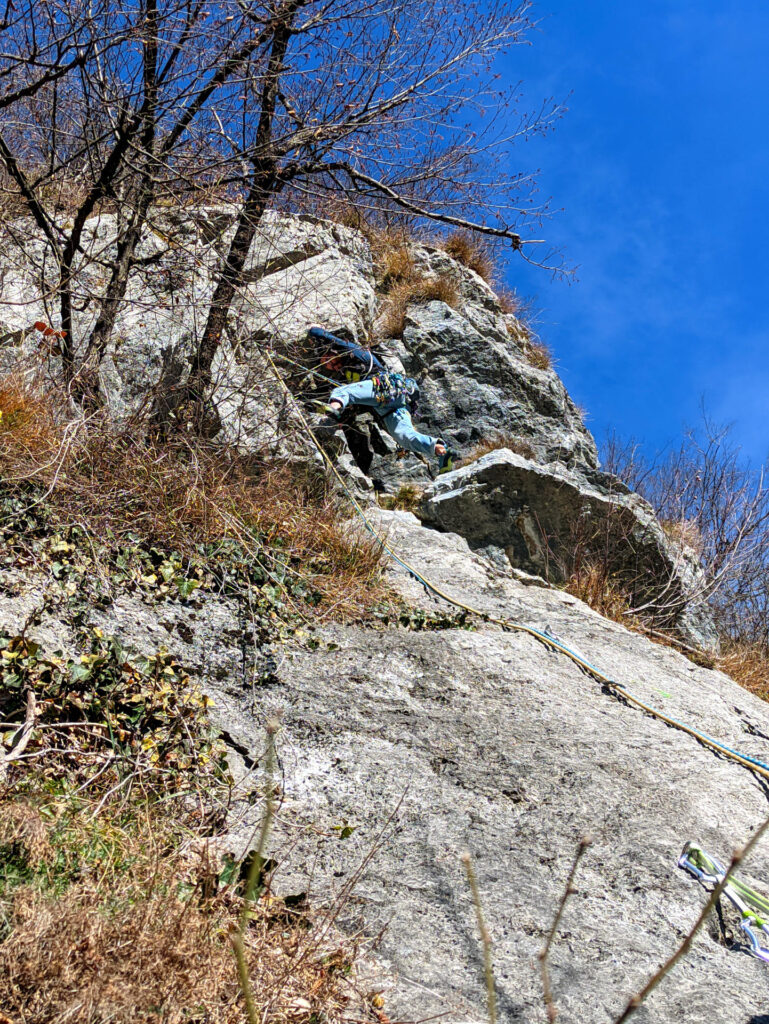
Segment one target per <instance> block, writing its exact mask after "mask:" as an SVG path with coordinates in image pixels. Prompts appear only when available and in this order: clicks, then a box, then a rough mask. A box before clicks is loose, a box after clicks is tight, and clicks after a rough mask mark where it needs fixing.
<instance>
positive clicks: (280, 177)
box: [188, 0, 560, 400]
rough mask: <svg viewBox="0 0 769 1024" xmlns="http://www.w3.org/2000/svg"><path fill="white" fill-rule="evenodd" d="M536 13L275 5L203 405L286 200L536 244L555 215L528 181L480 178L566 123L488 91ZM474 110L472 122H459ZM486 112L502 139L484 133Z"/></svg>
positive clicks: (201, 366)
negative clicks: (388, 213) (242, 293)
mask: <svg viewBox="0 0 769 1024" xmlns="http://www.w3.org/2000/svg"><path fill="white" fill-rule="evenodd" d="M529 8H530V4H529V3H528V2H523V3H520V4H518V5H515V6H513V7H511V6H510V5H508V4H504V3H494V4H491V5H489V4H479V3H467V4H463V5H449V4H445V5H444V4H438V5H436V4H434V3H432V2H426V0H423V2H413V0H395V2H392V0H387V2H385V0H346V2H339V3H330V2H318V0H283V2H281V3H278V4H275V5H274V6H272V8H271V10H272V19H271V21H270V25H269V30H270V33H271V40H270V47H269V54H266V55H265V57H264V65H263V67H261V68H260V69H259V70H258V73H257V74H256V76H255V77H254V78H253V79H252V80H251V81H250V83H249V85H250V89H249V90H247V92H246V93H245V94H244V97H243V102H244V114H243V123H244V124H245V125H247V126H248V129H247V131H245V132H244V137H246V138H247V139H248V144H247V145H246V146H245V147H242V151H241V153H240V154H239V156H240V158H241V159H242V160H247V161H248V165H249V173H248V176H247V178H245V177H244V180H243V187H244V190H245V199H244V201H243V203H242V205H241V208H240V213H239V217H238V222H237V229H236V231H235V234H234V236H233V238H232V241H231V243H230V247H229V251H228V253H227V256H226V258H225V261H224V265H223V267H222V271H221V274H220V276H219V280H218V284H217V287H216V290H215V293H214V296H213V300H212V303H211V307H210V310H209V313H208V317H207V321H206V325H205V328H204V330H203V332H202V335H201V336H200V339H199V344H198V348H197V352H196V354H195V358H194V362H193V367H192V373H191V376H190V381H189V387H188V394H189V396H190V397H193V398H195V399H196V400H202V398H203V397H204V396H205V394H206V393H207V391H208V389H209V387H210V384H211V366H212V363H213V359H214V356H215V354H216V351H217V349H218V347H219V345H220V343H221V339H222V335H223V332H224V330H225V325H226V322H227V314H228V312H229V309H230V305H231V303H232V300H233V298H234V295H235V292H236V290H237V288H238V287H239V286H240V285H241V284H242V274H243V268H244V266H245V262H246V258H247V255H248V251H249V248H250V245H251V243H252V241H253V238H254V236H255V234H256V232H257V230H258V227H259V224H260V221H261V219H262V217H263V214H264V212H265V210H266V209H267V208H268V206H269V205H270V203H272V202H273V201H274V200H275V199H276V197H278V196H279V195H281V194H282V193H286V192H288V193H290V194H292V195H293V196H294V197H295V198H299V197H301V196H307V195H312V196H314V197H315V198H316V199H317V197H318V196H323V195H325V196H327V197H331V196H332V195H337V196H338V195H339V194H340V193H342V194H346V195H348V196H350V195H352V196H354V197H355V198H356V199H357V200H358V201H359V202H361V203H363V204H367V205H369V206H371V207H374V208H377V207H379V208H382V207H385V208H389V209H397V210H400V211H403V212H405V213H406V214H408V215H409V216H411V217H416V218H418V219H422V220H428V221H432V222H437V223H440V224H446V225H451V226H453V227H461V228H464V229H466V230H471V231H475V232H479V233H483V234H487V235H491V236H493V237H496V238H499V239H504V240H507V241H508V242H509V243H510V244H511V245H512V247H513V248H515V249H517V250H519V251H522V250H523V247H524V246H526V245H528V244H529V240H526V239H523V238H522V237H521V234H520V231H521V229H522V225H526V224H527V223H528V222H529V221H530V220H536V219H537V218H539V217H540V216H541V215H542V214H543V213H544V209H543V208H541V207H538V208H537V207H533V208H532V207H531V206H530V205H527V200H528V199H530V195H529V193H530V192H531V190H532V188H533V181H532V179H531V177H530V176H529V175H527V174H518V175H513V176H512V177H509V176H505V175H504V174H501V175H500V174H499V173H498V171H497V174H496V175H492V176H490V177H489V178H484V177H483V168H484V167H488V165H489V163H490V159H491V158H499V157H500V156H501V154H502V153H504V152H506V151H507V149H508V147H509V145H510V144H511V143H512V142H513V141H514V139H516V138H522V137H526V136H527V135H529V134H531V133H533V132H536V131H543V130H545V129H546V128H548V127H550V125H551V124H552V123H553V121H554V120H555V118H556V117H557V116H558V115H559V113H560V108H559V107H558V105H557V104H554V103H550V104H547V105H545V106H544V107H543V108H542V109H541V110H540V111H538V112H537V114H536V115H535V116H532V117H526V116H524V117H523V118H521V119H519V120H518V121H517V123H516V125H515V127H514V128H513V129H511V128H510V119H509V117H502V115H503V113H504V112H505V110H506V104H507V103H508V102H509V100H510V97H506V96H504V95H500V94H497V93H494V91H493V89H492V88H491V82H490V81H489V79H491V78H493V75H492V73H491V65H492V64H493V61H494V59H495V58H496V57H497V56H498V55H499V54H500V53H502V52H505V51H506V50H507V49H508V48H509V47H511V46H513V45H515V44H517V43H520V42H522V41H523V40H524V38H525V33H526V30H527V29H528V28H529V27H530V24H531V23H530V20H529V17H528V14H529ZM246 108H248V109H246ZM471 108H474V112H475V115H476V122H475V124H474V125H473V124H469V125H464V126H463V125H461V124H460V122H459V118H460V117H461V116H468V113H469V111H470V110H471ZM482 114H483V115H485V117H486V119H487V120H490V121H493V122H494V123H495V124H497V125H498V124H504V126H505V129H503V130H502V131H499V132H498V134H497V135H496V136H493V135H492V134H491V133H490V132H489V133H486V132H479V131H478V128H477V125H478V120H479V119H480V117H481V115H482ZM222 133H223V134H224V129H222ZM230 141H231V139H230ZM233 146H234V144H233ZM481 182H483V188H482V190H481V192H479V185H480V183H481ZM481 211H490V212H491V214H492V215H491V216H490V217H485V216H484V215H483V213H482V212H481Z"/></svg>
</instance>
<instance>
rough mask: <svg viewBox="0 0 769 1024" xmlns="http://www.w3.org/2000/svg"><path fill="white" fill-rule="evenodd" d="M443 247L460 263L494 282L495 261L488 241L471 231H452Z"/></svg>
mask: <svg viewBox="0 0 769 1024" xmlns="http://www.w3.org/2000/svg"><path fill="white" fill-rule="evenodd" d="M441 248H442V249H443V251H444V252H446V253H448V255H449V256H451V257H453V258H454V259H455V260H457V262H458V263H461V264H462V265H463V266H465V267H468V268H469V269H470V270H473V271H475V273H476V274H477V275H478V276H479V277H482V278H483V280H484V281H486V282H487V283H488V284H491V283H492V281H493V278H494V271H495V262H494V257H493V254H492V251H491V249H490V247H489V244H488V242H486V241H485V240H482V239H481V238H479V237H477V236H476V235H472V234H471V233H470V232H469V231H452V232H451V234H450V235H448V236H447V238H446V239H445V240H444V241H443V243H442V244H441Z"/></svg>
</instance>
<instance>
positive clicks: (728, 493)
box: [603, 417, 769, 644]
mask: <svg viewBox="0 0 769 1024" xmlns="http://www.w3.org/2000/svg"><path fill="white" fill-rule="evenodd" d="M603 462H604V466H605V468H606V469H607V470H608V472H610V473H614V474H616V475H617V476H619V477H620V479H622V480H623V481H624V482H625V483H626V484H627V485H628V486H629V487H631V488H633V489H634V490H636V491H638V493H639V494H641V495H642V496H643V497H644V498H646V499H647V501H649V502H650V504H651V505H652V507H653V508H654V510H655V512H656V513H657V516H658V517H659V518H660V520H661V521H662V522H663V524H665V523H668V524H679V525H676V526H672V527H671V526H668V531H673V532H677V533H678V534H679V537H678V539H679V540H681V541H682V542H683V543H684V546H685V547H688V548H693V549H694V550H695V551H696V552H697V554H698V555H699V557H700V561H701V564H702V568H703V571H704V586H703V591H704V593H703V596H704V597H705V598H707V600H709V602H710V604H711V607H712V608H713V611H714V613H715V615H716V618H717V622H718V625H719V628H720V630H721V631H722V633H723V635H724V637H725V638H731V639H733V640H736V641H741V642H742V641H744V642H747V643H749V644H751V643H758V644H766V643H767V641H769V584H768V583H767V581H768V580H769V489H767V488H766V486H765V484H764V476H763V470H758V471H756V470H754V469H753V468H752V467H751V466H750V464H749V463H747V462H746V461H745V460H744V459H743V458H742V456H741V453H740V449H739V447H738V446H737V445H736V444H735V443H734V441H733V440H732V438H731V435H730V430H729V428H724V427H720V426H718V425H716V424H714V423H713V422H712V421H711V420H710V419H708V418H707V417H704V418H703V424H702V427H701V428H700V429H699V430H689V431H688V432H687V434H686V436H685V438H684V440H683V441H682V443H681V444H680V445H679V446H678V447H677V448H675V449H673V450H672V451H670V452H668V453H666V454H665V453H662V454H661V455H658V456H656V457H654V458H648V457H647V456H646V455H645V454H644V452H643V449H642V447H641V445H640V444H638V443H637V442H634V441H630V442H628V443H624V444H623V443H622V442H620V441H619V440H618V439H617V437H616V436H613V437H610V438H609V440H608V441H607V443H606V445H605V447H604V451H603Z"/></svg>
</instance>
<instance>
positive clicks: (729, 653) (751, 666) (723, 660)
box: [716, 640, 769, 700]
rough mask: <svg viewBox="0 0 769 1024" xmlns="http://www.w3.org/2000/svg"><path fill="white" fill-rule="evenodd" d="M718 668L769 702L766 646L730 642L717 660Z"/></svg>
mask: <svg viewBox="0 0 769 1024" xmlns="http://www.w3.org/2000/svg"><path fill="white" fill-rule="evenodd" d="M716 667H717V668H719V669H720V670H721V671H722V672H725V673H726V675H728V676H731V678H732V679H733V680H734V681H735V682H736V683H739V684H740V686H744V687H745V689H746V690H750V692H751V693H755V694H756V696H757V697H761V698H762V700H769V648H767V646H766V644H761V643H749V642H746V641H738V640H729V641H727V642H725V643H724V646H723V649H722V651H721V654H720V655H719V656H718V658H717V659H716Z"/></svg>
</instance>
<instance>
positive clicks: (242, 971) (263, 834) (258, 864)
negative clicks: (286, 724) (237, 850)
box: [230, 721, 278, 1024]
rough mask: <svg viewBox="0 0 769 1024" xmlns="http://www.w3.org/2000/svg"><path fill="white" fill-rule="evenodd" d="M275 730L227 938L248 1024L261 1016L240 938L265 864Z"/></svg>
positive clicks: (271, 727)
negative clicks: (242, 887)
mask: <svg viewBox="0 0 769 1024" xmlns="http://www.w3.org/2000/svg"><path fill="white" fill-rule="evenodd" d="M277 731H278V723H277V722H274V721H273V722H268V723H267V762H266V765H265V775H266V776H267V794H266V797H265V806H264V814H263V815H262V824H261V827H260V829H259V839H258V840H257V844H256V849H255V850H254V851H253V853H252V860H251V866H250V868H249V871H248V879H247V880H246V891H245V895H244V899H243V907H242V909H241V911H240V918H239V920H238V927H237V929H236V930H235V931H234V932H233V934H232V935H231V937H230V941H231V942H232V948H233V951H234V953H235V960H236V961H237V965H238V980H239V981H240V988H241V991H242V993H243V998H244V999H245V1002H246V1012H247V1013H248V1024H261V1017H260V1014H259V1011H258V1010H257V1008H256V1003H255V1002H254V994H253V990H252V988H251V979H250V978H249V976H248V964H247V963H246V952H245V944H244V942H243V935H244V933H245V930H246V927H247V925H248V921H249V918H250V910H251V905H252V904H253V901H254V893H255V891H256V888H257V885H258V884H259V880H260V878H261V874H262V865H263V864H264V851H265V849H266V847H267V839H268V838H269V835H270V829H271V827H272V822H273V819H274V818H275V786H274V781H273V776H274V773H275V734H276V732H277Z"/></svg>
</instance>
